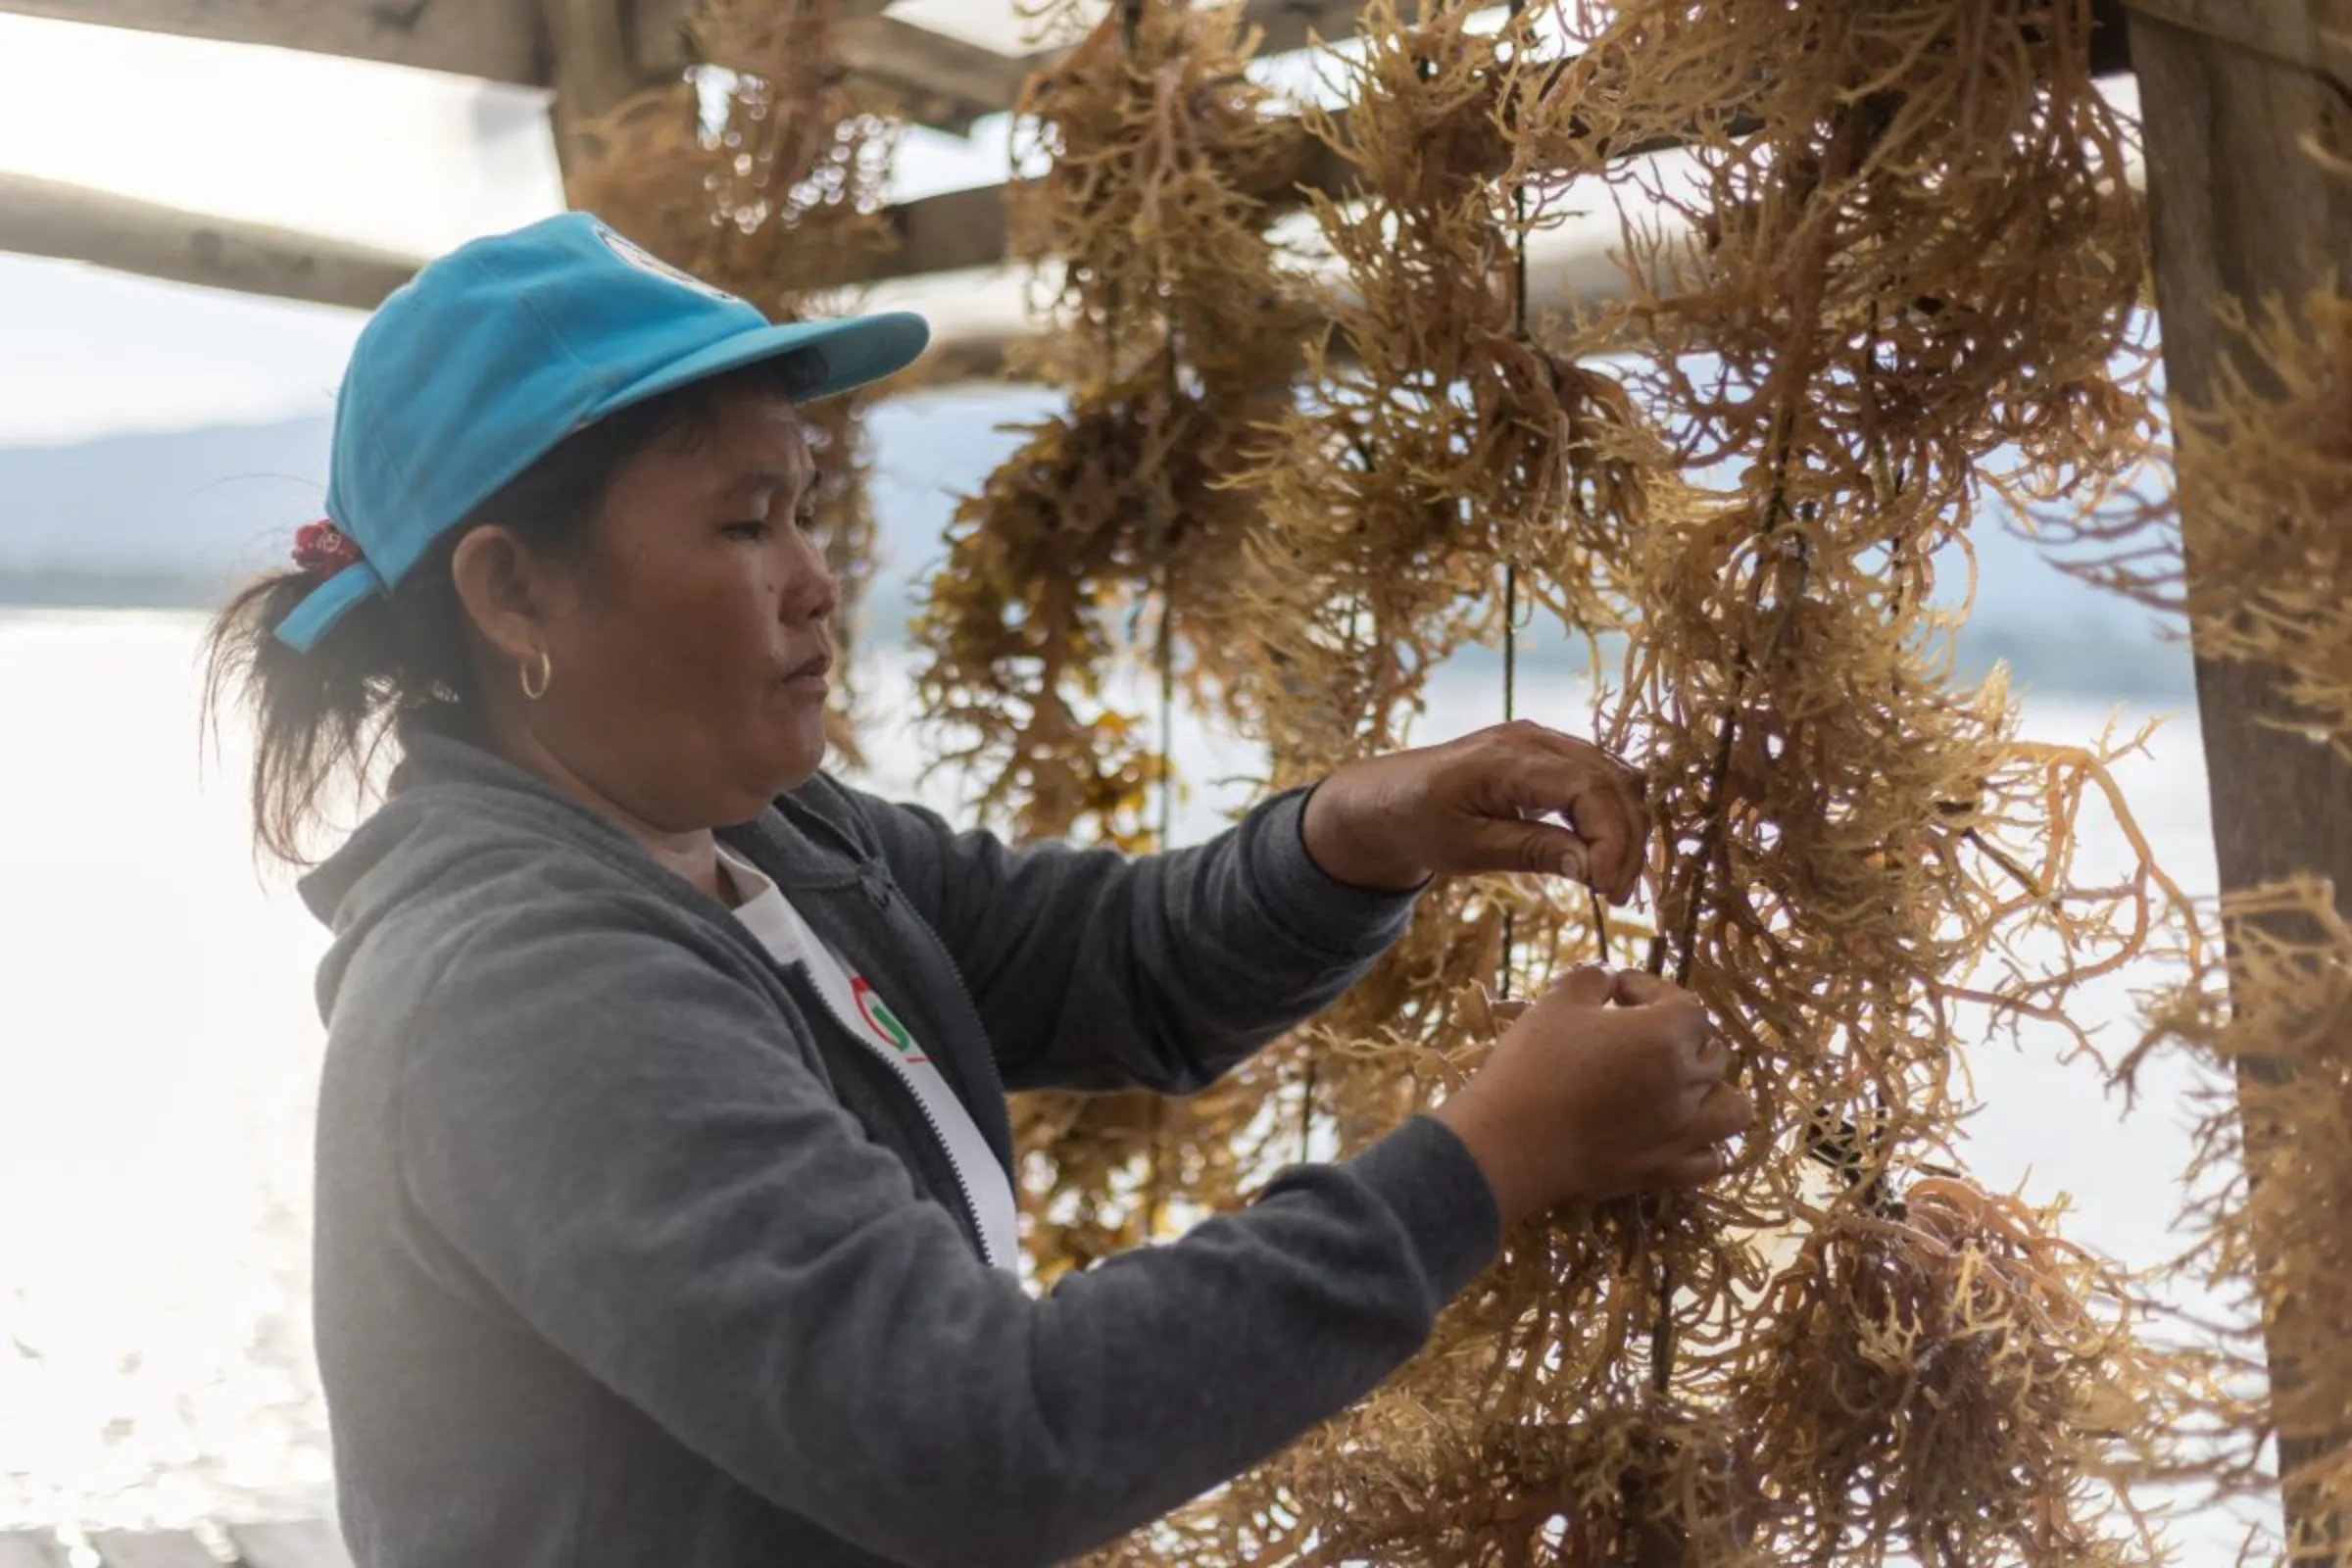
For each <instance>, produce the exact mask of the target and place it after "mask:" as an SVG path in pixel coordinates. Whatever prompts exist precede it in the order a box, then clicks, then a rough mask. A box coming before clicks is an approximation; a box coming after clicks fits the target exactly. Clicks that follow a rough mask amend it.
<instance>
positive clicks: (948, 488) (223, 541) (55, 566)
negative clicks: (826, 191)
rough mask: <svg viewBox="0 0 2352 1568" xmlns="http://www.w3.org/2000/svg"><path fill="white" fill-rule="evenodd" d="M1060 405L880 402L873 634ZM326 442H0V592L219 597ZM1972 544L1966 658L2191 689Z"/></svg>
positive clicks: (2152, 641)
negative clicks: (1019, 429) (966, 498)
mask: <svg viewBox="0 0 2352 1568" xmlns="http://www.w3.org/2000/svg"><path fill="white" fill-rule="evenodd" d="M1053 407H1054V398H1053V397H1052V395H1051V394H1048V393H1045V392H1042V391H1034V390H1026V389H1017V388H1003V387H979V388H968V389H961V390H952V391H940V392H928V393H920V394H916V395H913V396H909V397H906V398H901V399H897V400H894V401H893V402H891V403H888V404H885V405H883V406H882V407H881V408H880V409H878V410H877V411H876V412H875V414H874V416H873V419H872V424H871V429H872V434H873V443H874V452H875V474H874V508H875V515H876V517H877V519H878V521H879V523H880V526H881V535H882V537H881V547H880V548H881V561H880V563H879V569H878V571H877V574H876V580H875V584H874V594H873V599H872V602H871V605H870V608H869V624H868V634H869V636H870V637H871V638H872V639H873V640H874V641H875V642H877V643H882V644H890V643H896V642H901V641H904V639H905V637H906V634H907V620H908V618H909V617H910V615H911V613H912V612H913V609H914V607H915V605H916V603H917V599H918V590H919V585H920V583H921V582H922V581H923V579H924V577H925V576H926V575H927V573H928V571H929V569H930V568H931V567H932V566H933V565H934V564H936V563H937V562H938V560H939V558H940V554H941V543H940V541H941V538H942V535H943V534H944V532H945V530H946V528H947V526H948V523H949V521H950V519H951V517H952V516H953V515H954V512H955V507H956V496H957V495H958V494H959V493H962V492H965V491H969V490H971V489H973V488H976V487H977V486H978V485H979V484H980V482H981V481H982V480H983V479H984V478H985V477H986V475H987V474H988V472H989V470H990V468H992V467H993V466H995V465H996V464H997V462H998V461H1000V460H1001V459H1002V458H1003V457H1004V456H1005V454H1006V453H1007V452H1009V451H1010V450H1011V448H1012V446H1013V445H1014V443H1015V442H1016V441H1017V440H1018V439H1019V437H1018V435H1017V433H1014V432H1009V431H1007V430H1006V429H1005V426H1008V425H1012V424H1017V423H1021V422H1025V421H1028V420H1032V419H1035V418H1038V417H1041V416H1043V415H1044V414H1046V413H1047V412H1049V411H1050V410H1051V409H1052V408H1053ZM326 449H327V426H326V421H325V420H324V419H323V418H319V419H301V420H293V421H287V422H283V423H276V424H263V425H244V426H221V427H217V428H211V429H202V430H190V431H184V432H178V433H172V434H160V435H126V436H117V437H111V438H108V439H105V440H101V441H93V442H89V443H85V444H82V445H77V446H64V447H33V448H13V449H0V606H5V605H20V606H22V605H96V606H158V607H174V608H179V607H201V606H208V605H211V604H215V603H218V602H219V600H220V598H221V595H222V594H223V593H224V592H225V591H226V590H227V588H228V586H229V585H230V584H231V583H233V582H234V581H236V580H237V579H239V578H240V577H243V576H245V575H248V574H250V573H252V572H254V571H256V570H260V569H262V568H264V567H267V566H269V565H271V564H274V563H276V562H277V561H280V560H282V559H283V558H284V552H285V550H286V548H287V545H288V543H289V542H290V541H291V539H292V537H293V532H294V529H295V528H296V527H297V526H298V525H299V524H300V523H302V522H304V521H306V520H308V519H310V518H312V517H315V516H317V515H319V511H320V507H321V500H322V498H323V496H324V494H325V489H326ZM1974 543H1975V545H1976V550H1977V565H1978V591H1977V610H1976V614H1975V616H1974V617H1973V618H1972V619H1971V621H1970V623H1969V626H1968V628H1967V630H1966V632H1965V633H1964V634H1963V636H1962V640H1961V662H1962V664H1963V665H1964V667H1966V668H1969V669H1971V670H1978V669H1983V668H1985V667H1986V666H1988V665H1989V664H1990V663H1991V662H1992V661H1993V660H1995V659H2006V660H2008V661H2009V662H2010V663H2011V665H2012V667H2013V669H2014V670H2015V671H2016V673H2017V675H2018V676H2019V677H2020V678H2021V679H2022V680H2024V681H2026V682H2028V683H2029V684H2031V685H2033V686H2034V687H2035V688H2037V689H2041V690H2045V691H2067V692H2079V693H2084V694H2096V695H2099V696H2103V697H2118V698H2120V697H2134V698H2147V699H2156V700H2169V699H2178V698H2181V697H2184V696H2185V694H2186V693H2187V691H2188V686H2189V682H2188V674H2189V664H2188V658H2187V654H2186V651H2185V650H2184V649H2182V648H2181V647H2180V646H2179V645H2178V644H2177V643H2173V642H2167V641H2162V640H2160V639H2159V638H2158V637H2157V635H2156V633H2155V631H2154V629H2153V628H2152V626H2151V623H2150V619H2149V617H2148V616H2147V615H2146V614H2145V613H2142V612H2140V611H2137V610H2135V609H2134V608H2133V607H2131V606H2129V605H2127V604H2124V603H2122V602H2121V601H2118V600H2116V599H2114V598H2112V597H2110V596H2108V595H2105V594H2103V593H2101V592H2099V591H2098V590H2095V589H2092V588H2088V587H2085V586H2083V585H2082V583H2080V582H2078V581H2076V580H2075V579H2074V578H2072V577H2070V576H2068V575H2067V574H2066V573H2065V572H2063V571H2061V570H2059V569H2058V568H2057V567H2055V566H2054V565H2052V564H2051V563H2050V561H2049V559H2048V558H2047V556H2046V555H2045V553H2044V552H2043V551H2042V550H2041V548H2040V547H2038V546H2037V545H2035V544H2034V542H2032V541H2030V540H2026V539H2022V538H2019V537H2017V536H2016V535H2015V534H2013V533H2011V532H2009V531H2008V530H2006V529H2004V528H2001V527H1999V526H1997V525H1996V524H1993V523H1992V522H1990V521H1987V522H1986V524H1985V525H1984V526H1981V527H1980V528H1979V529H1978V530H1977V534H1976V537H1975V540H1974ZM1946 575H1947V577H1948V578H1949V579H1951V580H1953V581H1955V582H1956V581H1958V580H1960V578H1961V573H1959V572H1958V571H1957V570H1955V571H1953V572H1951V573H1947V574H1946Z"/></svg>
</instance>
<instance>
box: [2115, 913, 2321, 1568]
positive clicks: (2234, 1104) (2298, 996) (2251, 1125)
mask: <svg viewBox="0 0 2352 1568" xmlns="http://www.w3.org/2000/svg"><path fill="white" fill-rule="evenodd" d="M2221 912H2222V924H2223V932H2224V935H2225V937H2226V946H2225V947H2218V948H2212V949H2208V950H2207V955H2206V956H2205V959H2204V961H2202V962H2201V963H2199V964H2197V965H2196V966H2195V968H2194V969H2193V970H2192V971H2191V972H2190V973H2189V975H2188V976H2187V977H2186V978H2185V979H2184V980H2183V981H2182V982H2181V983H2180V985H2179V986H2177V987H2175V988H2173V989H2172V990H2170V991H2169V992H2167V993H2166V994H2165V995H2163V996H2161V997H2159V998H2157V999H2156V1000H2155V1001H2154V1003H2153V1005H2151V1007H2150V1009H2149V1014H2148V1028H2147V1035H2146V1039H2145V1041H2144V1042H2143V1044H2142V1046H2141V1048H2140V1051H2139V1053H2138V1054H2135V1056H2134V1058H2133V1060H2132V1061H2131V1062H2129V1063H2127V1064H2126V1065H2127V1068H2128V1069H2136V1068H2137V1067H2138V1065H2139V1064H2140V1062H2141V1061H2142V1060H2144V1059H2145V1058H2146V1057H2147V1056H2148V1055H2150V1054H2154V1053H2155V1052H2157V1051H2159V1050H2186V1051H2188V1052H2190V1053H2192V1054H2193V1057H2194V1059H2195V1060H2197V1061H2199V1062H2200V1063H2204V1064H2208V1065H2209V1066H2210V1067H2211V1068H2213V1069H2215V1070H2213V1071H2212V1072H2211V1073H2210V1074H2209V1076H2208V1077H2207V1079H2206V1083H2207V1088H2206V1090H2205V1093H2204V1103H2203V1104H2202V1105H2201V1107H2200V1114H2199V1115H2198V1118H2197V1122H2196V1128H2195V1150H2196V1157H2195V1162H2194V1164H2193V1166H2192V1167H2191V1169H2190V1172H2189V1177H2190V1181H2189V1189H2188V1191H2189V1204H2188V1209H2187V1213H2186V1216H2185V1218H2186V1220H2187V1222H2188V1229H2189V1230H2190V1233H2191V1235H2192V1236H2193V1238H2194V1245H2193V1246H2192V1247H2191V1249H2190V1250H2188V1252H2187V1253H2186V1254H2185V1255H2184V1256H2183V1258H2182V1259H2181V1262H2180V1268H2181V1270H2182V1272H2183V1274H2184V1275H2185V1276H2186V1277H2187V1278H2188V1279H2189V1280H2190V1281H2192V1282H2193V1283H2194V1284H2196V1285H2198V1286H2201V1287H2203V1294H2204V1295H2205V1296H2206V1297H2207V1299H2211V1300H2212V1301H2213V1302H2214V1303H2215V1305H2214V1307H2213V1309H2212V1311H2211V1312H2210V1313H2208V1314H2207V1315H2206V1317H2205V1318H2204V1319H2201V1320H2200V1322H2199V1327H2200V1328H2203V1329H2206V1330H2208V1331H2211V1330H2213V1329H2219V1330H2221V1331H2222V1332H2223V1333H2224V1334H2225V1335H2226V1338H2225V1340H2224V1343H2223V1354H2224V1365H2223V1367H2222V1370H2221V1373H2220V1375H2219V1376H2217V1377H2216V1378H2215V1379H2214V1380H2213V1382H2212V1384H2211V1385H2210V1388H2209V1390H2208V1393H2209V1396H2210V1397H2208V1398H2207V1399H2206V1400H2204V1401H2203V1404H2202V1408H2201V1409H2200V1411H2199V1413H2200V1414H2201V1415H2202V1416H2203V1417H2204V1418H2205V1421H2206V1423H2207V1426H2206V1429H2205V1431H2206V1434H2207V1435H2208V1436H2209V1438H2210V1439H2211V1441H2210V1442H2209V1443H2208V1444H2207V1445H2205V1446H2202V1447H2201V1448H2200V1449H2199V1450H2198V1452H2197V1453H2196V1455H2195V1457H2196V1459H2197V1460H2198V1462H2199V1470H2200V1473H2201V1474H2202V1476H2203V1477H2204V1478H2205V1479H2207V1480H2209V1481H2212V1482H2216V1483H2219V1484H2220V1486H2221V1487H2222V1489H2223V1490H2224V1491H2225V1492H2255V1493H2262V1494H2268V1493H2270V1492H2271V1491H2272V1490H2273V1489H2274V1488H2280V1487H2282V1488H2283V1490H2284V1492H2285V1495H2286V1499H2287V1504H2288V1509H2287V1511H2288V1516H2289V1517H2290V1518H2291V1519H2293V1520H2295V1521H2297V1524H2298V1528H2299V1531H2300V1534H2299V1536H2298V1538H2297V1539H2295V1540H2292V1541H2289V1542H2284V1543H2281V1546H2282V1555H2283V1556H2284V1557H2285V1558H2286V1559H2287V1560H2291V1561H2293V1562H2295V1563H2297V1564H2305V1563H2309V1564H2317V1565H2321V1568H2326V1565H2329V1564H2336V1563H2341V1562H2344V1561H2346V1560H2348V1558H2352V1544H2347V1541H2346V1539H2345V1538H2344V1536H2343V1534H2342V1528H2343V1527H2342V1521H2343V1520H2345V1519H2346V1518H2348V1517H2352V1448H2347V1447H2346V1446H2344V1442H2343V1435H2344V1434H2345V1433H2347V1432H2352V1358H2347V1357H2346V1356H2345V1354H2344V1353H2343V1325H2344V1324H2346V1323H2348V1322H2352V1224H2348V1223H2347V1216H2352V922H2347V921H2346V919H2345V918H2344V915H2343V914H2342V912H2341V911H2340V910H2339V908H2338V907H2336V898H2335V894H2334V890H2333V889H2332V888H2330V887H2329V886H2328V885H2327V883H2325V882H2324V881H2319V880H2315V879H2306V880H2300V881H2294V882H2288V883H2283V884H2280V885H2278V886H2274V887H2268V888H2261V889H2256V890H2253V891H2250V892H2247V893H2243V894H2239V895H2236V896H2233V897H2229V898H2227V899H2225V900H2224V902H2223V906H2222V911H2221ZM2225 953H2226V955H2227V956H2226V957H2225V956H2224V954H2225ZM2214 1318H2218V1319H2219V1321H2218V1322H2214V1321H2211V1320H2212V1319H2214ZM2266 1446H2267V1451H2266Z"/></svg>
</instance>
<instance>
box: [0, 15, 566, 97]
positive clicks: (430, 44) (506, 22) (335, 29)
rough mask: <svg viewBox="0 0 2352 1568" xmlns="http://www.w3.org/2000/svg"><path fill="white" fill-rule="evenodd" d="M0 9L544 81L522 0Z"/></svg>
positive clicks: (534, 24) (535, 32) (533, 26)
mask: <svg viewBox="0 0 2352 1568" xmlns="http://www.w3.org/2000/svg"><path fill="white" fill-rule="evenodd" d="M0 12H11V13H14V14H16V15H18V16H25V17H46V18H50V19H52V20H55V21H59V22H84V23H92V24H95V25H99V26H107V27H129V28H135V29H137V30H138V31H141V32H164V33H172V34H175V35H177V36H180V37H183V38H210V39H213V40H215V41H217V42H221V43H250V44H268V45H270V46H272V47H275V48H279V49H302V50H308V51H309V52H311V53H313V54H323V55H345V56H348V57H350V58H351V59H354V60H375V61H381V62H383V63H384V64H386V65H394V66H414V67H417V68H418V69H420V70H425V71H446V72H452V73H457V74H459V75H466V76H485V77H488V78H489V79H491V80H493V81H515V82H522V83H524V84H526V85H529V86H539V85H542V84H544V83H545V81H546V79H547V76H546V73H545V71H544V70H543V69H542V64H541V61H540V58H539V22H538V18H537V17H536V16H535V15H534V14H533V10H532V8H531V6H530V5H529V4H527V3H523V0H466V3H453V0H443V3H441V4H433V3H430V0H425V3H422V4H419V3H418V0H405V3H401V4H389V3H386V0H0Z"/></svg>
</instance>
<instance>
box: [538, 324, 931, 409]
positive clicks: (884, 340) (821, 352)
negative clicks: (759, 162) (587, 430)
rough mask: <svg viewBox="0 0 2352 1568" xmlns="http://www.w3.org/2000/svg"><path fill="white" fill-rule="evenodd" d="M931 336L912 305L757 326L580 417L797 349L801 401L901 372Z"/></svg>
mask: <svg viewBox="0 0 2352 1568" xmlns="http://www.w3.org/2000/svg"><path fill="white" fill-rule="evenodd" d="M930 342H931V327H930V324H929V323H928V322H926V321H925V320H924V319H922V318H921V317H919V316H916V315H913V314H912V313H910V312H907V311H893V312H889V313H887V314H885V315H881V316H854V317H847V318H844V319H839V320H831V321H793V322H788V323H786V324H784V325H781V326H763V327H756V328H754V329H753V330H751V331H749V332H742V333H738V334H737V335H736V336H734V337H731V338H728V339H726V340H725V341H724V342H721V343H713V344H711V347H709V348H707V349H704V350H703V351H702V352H701V353H699V354H690V355H688V356H687V357H686V358H685V359H682V360H679V361H676V362H675V363H673V364H670V365H665V366H663V367H662V368H661V369H659V370H657V371H655V372H654V373H653V374H651V375H648V376H645V377H642V378H641V379H639V380H637V381H634V382H632V383H631V384H629V385H628V386H625V387H622V388H621V389H620V390H619V391H618V392H615V393H613V395H612V396H611V397H609V398H606V399H604V400H603V401H602V402H600V403H598V404H597V405H596V407H594V408H593V409H591V410H589V412H588V415H587V417H586V418H584V419H583V420H582V421H581V422H582V423H592V422H594V421H595V420H598V419H601V418H603V417H606V416H607V415H612V414H618V413H619V412H620V411H621V410H623V409H625V408H628V407H630V406H631V405H632V404H638V403H643V402H645V401H646V400H647V399H649V398H658V397H660V396H661V395H662V393H664V392H674V391H676V390H677V389H678V388H679V387H682V386H692V385H693V384H694V383H695V382H697V381H707V380H709V379H710V378H711V377H712V376H714V375H724V374H726V373H727V372H728V371H729V370H740V369H742V368H744V367H745V366H747V365H759V364H761V363H763V362H765V361H769V360H781V359H788V358H796V357H806V358H807V359H808V360H809V362H810V363H809V381H808V386H807V389H806V390H797V391H796V393H795V397H794V401H795V402H799V403H814V402H816V401H817V400H818V399H820V398H831V397H839V396H840V395H841V394H842V393H844V392H854V391H856V390H857V389H858V388H859V387H861V386H868V385H871V384H872V383H873V382H876V381H879V380H882V379H884V378H885V377H888V376H893V375H896V374H898V373H899V372H900V371H901V370H904V369H905V368H907V367H908V366H909V365H912V364H913V363H914V362H915V361H916V360H919V359H921V358H922V355H923V350H924V349H925V348H926V347H928V346H929V345H930Z"/></svg>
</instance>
